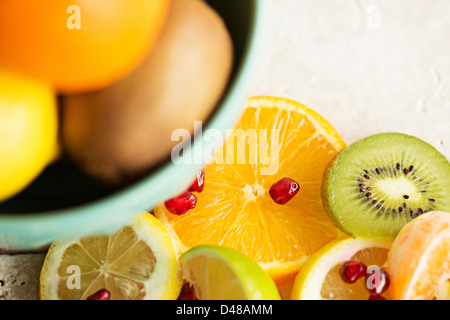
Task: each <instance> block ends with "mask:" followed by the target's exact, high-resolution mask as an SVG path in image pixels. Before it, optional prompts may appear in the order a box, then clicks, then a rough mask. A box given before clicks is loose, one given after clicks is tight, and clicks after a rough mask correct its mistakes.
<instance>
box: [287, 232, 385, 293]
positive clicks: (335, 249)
mask: <svg viewBox="0 0 450 320" xmlns="http://www.w3.org/2000/svg"><path fill="white" fill-rule="evenodd" d="M391 244H392V240H384V239H383V240H381V239H361V238H356V239H355V238H345V239H339V240H335V241H333V242H331V243H329V244H327V245H326V246H325V247H323V248H322V249H320V250H319V251H317V252H316V253H315V254H314V255H312V256H311V257H310V258H309V259H308V261H307V262H306V263H305V264H304V265H303V267H302V269H301V270H300V272H299V273H298V275H297V277H296V279H295V283H294V287H293V289H292V299H293V300H367V299H368V298H369V296H370V293H369V292H368V291H367V289H366V283H365V278H364V277H363V278H361V279H359V280H358V281H357V282H355V283H352V284H347V283H345V282H344V280H342V278H341V276H340V272H339V269H340V267H341V266H342V265H343V264H344V263H345V262H347V261H360V262H362V263H364V264H365V265H366V266H367V267H369V266H377V267H379V268H384V267H385V264H386V260H387V257H388V253H389V248H390V246H391ZM383 296H384V297H385V298H389V295H388V294H386V293H384V294H383Z"/></svg>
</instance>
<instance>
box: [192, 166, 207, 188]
mask: <svg viewBox="0 0 450 320" xmlns="http://www.w3.org/2000/svg"><path fill="white" fill-rule="evenodd" d="M204 187H205V171H203V170H202V171H199V172H198V173H197V178H196V179H195V181H194V182H193V183H192V185H191V187H190V188H189V191H190V192H198V193H200V192H202V191H203V188H204Z"/></svg>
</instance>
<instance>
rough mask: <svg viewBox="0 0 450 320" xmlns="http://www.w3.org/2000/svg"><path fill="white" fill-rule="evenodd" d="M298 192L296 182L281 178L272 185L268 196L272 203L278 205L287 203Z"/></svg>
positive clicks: (298, 187) (298, 188)
mask: <svg viewBox="0 0 450 320" xmlns="http://www.w3.org/2000/svg"><path fill="white" fill-rule="evenodd" d="M299 190H300V186H299V185H298V183H297V182H295V181H294V180H292V179H289V178H283V179H281V180H280V181H278V182H277V183H274V184H273V185H272V187H271V188H270V190H269V194H270V196H271V197H272V199H273V201H275V203H278V204H286V203H288V202H289V201H290V200H291V199H292V198H293V197H295V195H296V194H297V193H298V191H299Z"/></svg>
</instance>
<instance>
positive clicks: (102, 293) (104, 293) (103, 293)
mask: <svg viewBox="0 0 450 320" xmlns="http://www.w3.org/2000/svg"><path fill="white" fill-rule="evenodd" d="M110 299H111V294H110V293H109V291H108V290H106V289H100V290H98V291H97V292H96V293H94V294H93V295H90V296H89V297H88V298H87V299H86V300H110Z"/></svg>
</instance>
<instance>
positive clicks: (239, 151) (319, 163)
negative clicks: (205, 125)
mask: <svg viewBox="0 0 450 320" xmlns="http://www.w3.org/2000/svg"><path fill="white" fill-rule="evenodd" d="M233 133H234V134H232V135H230V136H229V137H228V138H227V141H226V142H225V143H224V145H223V147H222V148H219V149H218V150H217V151H216V153H215V155H214V157H213V158H212V160H211V162H210V163H209V164H208V165H207V166H206V168H205V187H204V190H203V192H202V193H201V194H199V195H198V202H197V205H196V208H195V209H193V210H190V211H188V212H187V213H185V214H182V215H177V214H172V213H171V212H169V211H168V210H167V208H165V207H164V206H163V205H162V206H159V207H157V208H155V210H154V212H155V216H156V217H157V218H158V219H160V221H161V222H162V223H163V224H164V225H165V226H166V228H167V229H168V230H169V232H171V234H172V235H173V238H174V239H175V242H176V245H177V247H178V250H179V251H180V252H181V253H182V252H184V251H186V250H187V249H189V248H193V247H195V246H197V245H222V246H226V247H230V248H233V249H236V250H238V251H240V252H242V253H244V254H246V255H247V256H249V257H251V258H253V259H254V260H256V261H257V262H258V263H259V264H260V266H261V267H262V268H263V269H265V270H266V271H267V272H268V273H269V274H270V275H271V276H272V278H273V279H274V280H275V281H276V282H277V284H283V283H289V282H292V281H293V279H294V277H295V274H296V273H297V272H298V270H299V268H300V266H301V264H302V263H303V262H304V261H305V259H306V257H308V256H309V255H311V254H313V253H314V252H315V251H316V250H318V249H320V248H321V247H323V246H324V245H325V244H327V243H328V242H330V241H332V240H334V239H336V237H337V236H338V230H337V228H336V227H335V226H334V225H333V223H332V222H331V220H330V219H329V218H328V217H327V215H326V214H325V212H324V209H323V207H322V202H321V196H320V189H321V179H322V174H323V171H324V169H325V167H326V166H327V164H328V162H329V161H330V160H331V159H332V158H333V157H334V156H335V155H336V154H337V153H338V152H340V151H341V150H342V149H343V148H345V144H344V142H343V141H342V139H341V138H340V137H339V135H338V133H337V132H336V131H335V130H334V129H333V128H332V126H331V125H330V124H329V123H328V122H327V121H326V120H325V119H323V118H322V117H321V116H320V115H318V114H317V113H315V112H314V111H312V110H310V109H309V108H307V107H305V106H304V105H302V104H300V103H297V102H294V101H290V100H286V99H282V98H273V97H255V98H251V99H249V101H248V106H247V108H246V109H245V111H244V114H243V116H242V118H241V120H240V122H239V123H238V124H237V126H236V128H235V130H234V132H233ZM285 177H288V178H291V179H294V180H295V181H297V182H298V184H299V185H300V191H299V193H298V194H297V195H296V196H295V197H294V198H293V199H292V200H290V201H289V202H288V203H287V204H285V205H279V204H277V203H275V202H274V200H272V198H271V196H270V194H269V190H270V189H271V186H272V185H273V184H274V183H276V182H278V181H280V180H281V179H283V178H285Z"/></svg>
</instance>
